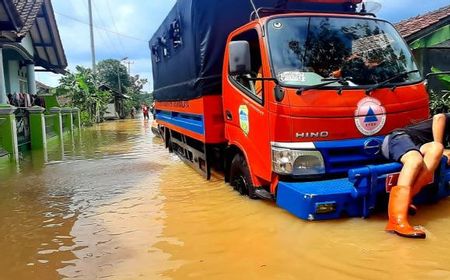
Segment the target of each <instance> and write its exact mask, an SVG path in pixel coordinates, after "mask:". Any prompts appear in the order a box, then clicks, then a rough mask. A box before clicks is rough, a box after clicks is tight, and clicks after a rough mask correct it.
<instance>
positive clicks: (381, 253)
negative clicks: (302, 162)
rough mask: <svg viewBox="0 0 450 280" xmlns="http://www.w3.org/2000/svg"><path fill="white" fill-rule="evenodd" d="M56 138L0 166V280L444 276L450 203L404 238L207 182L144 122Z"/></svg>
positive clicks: (429, 210) (421, 218)
mask: <svg viewBox="0 0 450 280" xmlns="http://www.w3.org/2000/svg"><path fill="white" fill-rule="evenodd" d="M62 144H63V145H60V144H59V143H58V142H56V143H50V144H49V146H48V150H47V152H33V153H30V154H27V155H24V156H23V160H22V161H21V163H20V165H18V166H13V167H8V168H0V178H1V181H0V236H1V237H0V248H2V252H3V253H4V254H5V255H4V256H3V257H0V279H62V278H66V279H103V278H106V279H139V278H142V279H319V278H320V279H321V278H332V279H380V278H392V277H396V279H450V270H449V268H448V263H449V261H450V256H449V254H448V253H447V251H448V249H450V218H449V217H450V201H449V200H444V201H441V202H440V203H439V204H436V205H431V206H422V207H421V208H420V209H419V214H418V215H417V216H416V217H413V218H412V222H413V223H414V224H423V225H424V226H426V228H427V229H428V232H427V236H428V238H427V239H426V240H421V241H417V240H408V239H401V238H398V237H397V236H394V235H390V234H387V233H385V232H383V227H384V225H385V222H386V219H385V217H384V215H385V214H380V215H378V216H373V217H371V218H370V219H367V220H363V219H343V220H338V221H326V222H312V223H311V222H304V221H301V220H299V219H297V218H295V217H293V216H292V215H290V214H288V213H287V212H285V211H284V210H282V209H279V208H277V207H276V206H275V205H274V204H272V203H267V202H263V201H252V200H249V199H247V198H245V197H242V196H240V195H238V194H237V193H236V192H233V191H232V189H231V188H230V187H229V186H228V185H226V184H224V183H223V179H222V178H221V177H220V176H219V175H217V174H215V175H214V176H213V178H212V180H211V181H210V182H207V181H205V180H204V179H203V177H202V176H200V175H199V174H197V173H196V172H194V171H193V170H192V169H191V168H189V167H188V166H186V165H185V164H183V163H182V162H181V161H180V160H178V159H177V158H176V157H175V156H173V155H170V154H168V152H167V151H166V150H164V149H163V143H162V141H161V140H160V139H159V138H154V137H153V136H152V134H151V130H150V126H149V123H147V122H143V121H142V120H127V121H116V122H108V123H104V124H101V125H99V126H96V127H94V128H90V129H85V130H83V131H81V134H77V133H74V134H73V137H72V136H71V137H68V138H66V139H65V140H64V142H63V143H62ZM1 166H3V165H1Z"/></svg>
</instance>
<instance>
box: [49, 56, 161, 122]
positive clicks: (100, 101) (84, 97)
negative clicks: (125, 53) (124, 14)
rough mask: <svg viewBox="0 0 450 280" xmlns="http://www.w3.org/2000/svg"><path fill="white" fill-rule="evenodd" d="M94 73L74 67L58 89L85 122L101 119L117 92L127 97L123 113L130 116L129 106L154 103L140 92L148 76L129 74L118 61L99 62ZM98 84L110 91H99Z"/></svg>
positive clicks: (63, 78)
mask: <svg viewBox="0 0 450 280" xmlns="http://www.w3.org/2000/svg"><path fill="white" fill-rule="evenodd" d="M96 74H97V75H96V76H94V75H93V73H92V70H91V69H89V68H85V67H82V66H77V67H76V70H75V71H74V72H73V73H72V72H69V73H67V74H66V75H64V76H63V77H62V78H61V79H60V81H59V82H60V86H59V87H58V88H57V95H59V96H64V97H65V98H67V99H68V100H70V102H69V104H68V105H69V106H74V107H75V106H76V107H78V108H80V110H81V119H82V123H83V124H84V125H91V124H93V123H95V122H100V121H102V120H103V115H104V114H105V113H106V111H107V108H108V103H110V102H111V101H112V100H114V95H120V94H119V93H122V94H123V95H126V96H128V97H129V98H128V99H125V100H124V102H123V103H124V108H123V109H124V110H123V112H124V113H125V116H126V115H129V113H130V112H131V108H132V107H135V108H136V109H138V108H140V106H141V104H143V103H145V104H148V105H150V104H151V103H152V102H153V96H152V94H149V93H144V92H143V88H144V85H145V84H146V83H147V82H148V81H147V79H141V78H140V76H139V75H135V76H129V75H128V73H127V69H126V67H125V66H124V65H122V64H121V63H120V61H119V60H115V59H107V60H104V61H100V62H99V63H98V64H97V73H96ZM119 79H120V87H119ZM100 85H105V86H107V87H108V88H110V89H111V91H100V90H99V89H98V87H99V86H100Z"/></svg>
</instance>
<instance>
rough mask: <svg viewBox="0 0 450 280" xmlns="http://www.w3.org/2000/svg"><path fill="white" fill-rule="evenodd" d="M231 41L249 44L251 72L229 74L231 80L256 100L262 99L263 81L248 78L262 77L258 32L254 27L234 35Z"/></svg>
mask: <svg viewBox="0 0 450 280" xmlns="http://www.w3.org/2000/svg"><path fill="white" fill-rule="evenodd" d="M232 40H233V41H241V40H243V41H247V42H248V43H249V45H250V55H251V58H250V59H251V73H249V74H247V75H246V76H245V77H238V76H231V78H232V80H233V81H234V82H236V83H237V84H238V85H239V86H240V87H241V88H243V89H244V90H243V91H244V92H245V93H246V94H247V95H250V96H251V97H252V98H257V100H261V101H262V99H263V82H262V81H251V80H249V79H248V78H257V77H259V78H262V76H263V75H262V62H261V49H260V45H259V37H258V32H257V31H256V30H255V29H252V30H249V31H246V32H243V33H241V34H239V35H237V36H235V37H234V38H233V39H232Z"/></svg>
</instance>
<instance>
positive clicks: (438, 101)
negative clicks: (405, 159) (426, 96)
mask: <svg viewBox="0 0 450 280" xmlns="http://www.w3.org/2000/svg"><path fill="white" fill-rule="evenodd" d="M431 71H432V72H433V73H439V72H442V71H441V70H439V69H438V68H436V67H432V68H431ZM436 78H437V79H438V80H439V81H440V82H441V84H442V85H443V86H444V88H445V89H444V90H442V91H437V90H430V110H431V113H432V114H433V115H434V114H438V113H448V112H449V111H450V75H439V76H436Z"/></svg>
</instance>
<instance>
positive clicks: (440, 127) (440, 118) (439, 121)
mask: <svg viewBox="0 0 450 280" xmlns="http://www.w3.org/2000/svg"><path fill="white" fill-rule="evenodd" d="M446 120H447V118H446V116H445V115H444V114H437V115H435V116H434V117H433V128H432V129H433V139H434V141H435V142H438V143H441V144H444V133H445V123H446Z"/></svg>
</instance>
